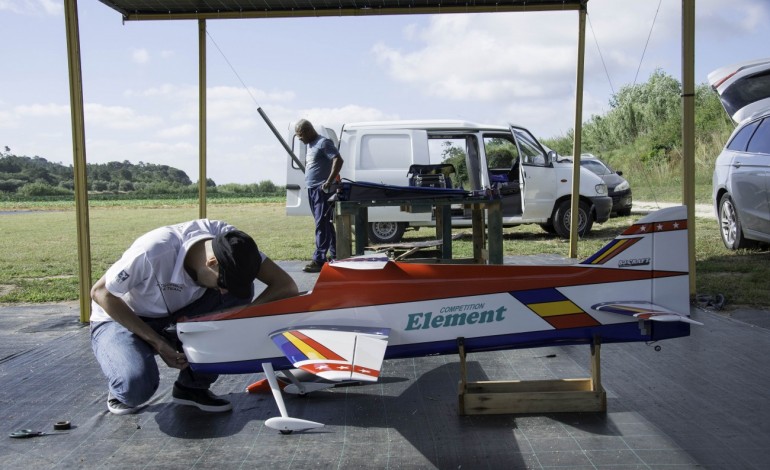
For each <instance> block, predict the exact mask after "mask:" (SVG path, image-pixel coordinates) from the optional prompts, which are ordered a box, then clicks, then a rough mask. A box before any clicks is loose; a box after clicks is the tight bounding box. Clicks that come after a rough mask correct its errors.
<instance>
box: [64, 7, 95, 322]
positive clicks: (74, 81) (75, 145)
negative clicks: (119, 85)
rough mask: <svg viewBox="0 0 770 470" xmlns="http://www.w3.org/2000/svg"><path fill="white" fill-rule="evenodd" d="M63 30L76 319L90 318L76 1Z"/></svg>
mask: <svg viewBox="0 0 770 470" xmlns="http://www.w3.org/2000/svg"><path fill="white" fill-rule="evenodd" d="M64 20H65V23H66V30H67V59H68V60H67V63H68V67H69V80H70V111H71V114H72V154H73V170H74V178H75V217H76V219H77V237H78V283H79V287H80V289H79V295H78V298H79V300H80V321H81V322H83V323H86V322H88V320H89V318H90V317H91V282H92V280H91V237H90V233H91V230H90V228H89V223H88V181H87V178H86V136H85V125H84V121H85V119H84V117H83V75H82V71H81V67H80V33H79V26H78V4H77V0H64Z"/></svg>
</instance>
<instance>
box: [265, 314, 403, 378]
mask: <svg viewBox="0 0 770 470" xmlns="http://www.w3.org/2000/svg"><path fill="white" fill-rule="evenodd" d="M389 334H390V330H389V329H388V328H362V327H335V328H329V327H325V328H324V327H311V326H307V327H296V328H291V329H287V330H280V331H275V332H273V333H271V334H270V335H269V336H270V339H272V340H273V342H274V343H275V345H276V346H278V348H279V349H280V350H281V351H282V352H283V354H284V356H286V357H287V358H288V359H289V361H290V362H291V363H292V364H293V365H294V367H297V368H298V369H302V370H304V371H307V372H310V373H313V374H315V375H317V376H319V377H322V378H324V379H326V380H332V381H343V380H361V381H365V382H375V381H377V378H378V377H379V376H380V368H381V367H382V360H383V359H384V357H385V348H386V346H387V345H388V335H389Z"/></svg>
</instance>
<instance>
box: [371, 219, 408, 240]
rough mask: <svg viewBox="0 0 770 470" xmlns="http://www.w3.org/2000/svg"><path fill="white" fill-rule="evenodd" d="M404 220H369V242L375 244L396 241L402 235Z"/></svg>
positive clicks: (404, 226)
mask: <svg viewBox="0 0 770 470" xmlns="http://www.w3.org/2000/svg"><path fill="white" fill-rule="evenodd" d="M405 230H406V223H404V222H371V223H370V224H369V230H368V232H369V242H370V243H373V244H375V245H384V244H388V243H398V242H400V241H401V237H403V236H404V231H405Z"/></svg>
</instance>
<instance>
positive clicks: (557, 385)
mask: <svg viewBox="0 0 770 470" xmlns="http://www.w3.org/2000/svg"><path fill="white" fill-rule="evenodd" d="M457 342H458V346H459V351H460V390H459V402H460V414H461V415H478V414H526V413H556V412H606V411H607V393H606V392H605V391H604V388H602V384H601V363H600V362H601V361H600V350H601V341H600V340H599V339H598V338H595V339H594V341H593V343H592V344H591V377H589V378H580V379H554V380H528V381H524V380H506V381H483V382H468V380H467V375H466V371H467V370H466V364H465V344H464V339H463V338H457Z"/></svg>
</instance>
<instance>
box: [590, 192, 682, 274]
mask: <svg viewBox="0 0 770 470" xmlns="http://www.w3.org/2000/svg"><path fill="white" fill-rule="evenodd" d="M687 243H688V241H687V208H686V207H685V206H677V207H669V208H666V209H661V210H658V211H655V212H652V213H650V214H648V215H646V216H645V217H642V218H641V219H639V220H638V221H637V222H636V223H635V224H634V225H632V226H631V227H629V228H628V229H626V230H625V231H624V232H623V233H621V234H620V235H618V236H617V237H616V238H615V239H614V240H612V241H611V242H610V243H608V244H607V245H605V246H604V248H602V249H601V250H599V251H597V252H596V253H594V254H593V255H592V256H591V257H589V258H588V259H587V260H585V261H583V262H582V263H581V264H591V265H600V266H603V267H607V268H624V269H637V270H648V271H652V270H658V271H675V272H688V271H689V260H688V255H687Z"/></svg>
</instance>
